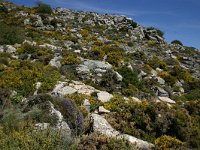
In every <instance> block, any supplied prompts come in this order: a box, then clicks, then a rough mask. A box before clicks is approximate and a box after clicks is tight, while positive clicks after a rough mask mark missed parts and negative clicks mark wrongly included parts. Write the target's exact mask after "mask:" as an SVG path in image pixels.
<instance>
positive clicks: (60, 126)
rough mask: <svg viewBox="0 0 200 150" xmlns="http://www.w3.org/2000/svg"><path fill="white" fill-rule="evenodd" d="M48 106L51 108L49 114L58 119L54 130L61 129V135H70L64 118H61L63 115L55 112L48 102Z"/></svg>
mask: <svg viewBox="0 0 200 150" xmlns="http://www.w3.org/2000/svg"><path fill="white" fill-rule="evenodd" d="M50 106H51V114H54V115H56V116H57V117H58V123H57V125H56V128H57V129H62V134H65V135H71V130H70V128H69V126H68V124H67V123H66V122H65V121H64V118H63V115H62V114H61V112H59V111H58V110H56V109H55V108H54V105H53V104H52V103H51V102H50Z"/></svg>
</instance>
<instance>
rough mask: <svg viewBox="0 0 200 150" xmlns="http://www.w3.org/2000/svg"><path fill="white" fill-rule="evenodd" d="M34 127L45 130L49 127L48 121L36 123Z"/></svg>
mask: <svg viewBox="0 0 200 150" xmlns="http://www.w3.org/2000/svg"><path fill="white" fill-rule="evenodd" d="M35 127H36V128H39V129H41V130H45V129H47V128H48V127H49V123H36V124H35Z"/></svg>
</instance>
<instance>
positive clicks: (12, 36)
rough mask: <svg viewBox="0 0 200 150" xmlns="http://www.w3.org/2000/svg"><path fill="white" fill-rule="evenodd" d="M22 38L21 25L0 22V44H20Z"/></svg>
mask: <svg viewBox="0 0 200 150" xmlns="http://www.w3.org/2000/svg"><path fill="white" fill-rule="evenodd" d="M24 38H25V33H24V30H23V29H22V28H21V27H17V26H13V25H7V24H5V23H3V22H0V45H4V44H5V45H14V44H16V43H19V44H20V43H22V42H23V41H24Z"/></svg>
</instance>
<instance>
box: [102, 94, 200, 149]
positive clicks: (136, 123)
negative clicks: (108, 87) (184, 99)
mask: <svg viewBox="0 0 200 150" xmlns="http://www.w3.org/2000/svg"><path fill="white" fill-rule="evenodd" d="M105 107H106V108H107V109H109V110H111V111H112V112H111V114H110V115H109V116H107V118H108V121H109V122H110V123H111V125H112V126H113V127H114V128H115V129H117V130H119V131H121V132H122V133H126V134H130V135H133V136H136V137H138V138H141V139H144V140H147V141H149V142H154V141H155V140H156V139H157V138H159V137H160V136H162V135H167V136H172V137H175V138H176V139H178V140H179V141H182V142H185V143H186V145H184V146H186V147H187V146H192V145H193V146H194V148H197V147H198V144H197V143H196V141H197V140H198V139H199V138H198V136H199V133H200V132H199V129H198V128H199V123H197V122H196V121H197V120H198V119H199V117H198V115H197V114H196V113H198V112H199V111H197V112H196V113H195V110H197V109H198V107H199V105H197V104H196V106H194V104H193V103H187V104H186V106H180V105H179V106H178V105H177V106H176V105H175V106H173V107H170V108H169V107H168V106H167V105H166V104H163V103H156V104H155V103H153V102H147V101H143V102H141V103H136V102H133V101H131V100H129V101H126V102H125V100H124V99H123V98H122V97H119V96H117V97H116V96H115V97H114V98H113V99H111V101H110V102H108V103H106V104H105ZM192 107H194V108H192ZM185 120H187V122H186V121H185ZM193 120H196V121H193ZM197 130H198V131H197ZM195 133H196V134H195ZM191 136H193V139H191V138H190V137H191ZM157 141H158V140H157ZM192 141H193V142H192ZM194 141H195V142H194ZM171 142H172V143H171ZM169 143H171V144H172V145H173V140H172V141H169ZM182 146H183V145H182Z"/></svg>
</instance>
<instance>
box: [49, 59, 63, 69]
mask: <svg viewBox="0 0 200 150" xmlns="http://www.w3.org/2000/svg"><path fill="white" fill-rule="evenodd" d="M60 59H62V57H61V56H58V57H57V56H56V57H54V58H53V59H51V61H50V62H49V65H51V66H53V67H56V68H60V67H61V63H60Z"/></svg>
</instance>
